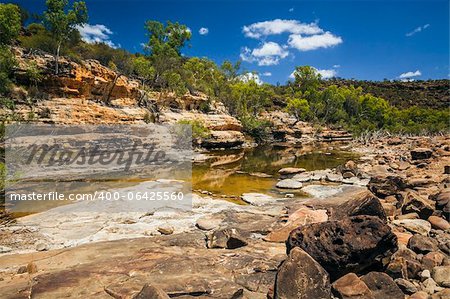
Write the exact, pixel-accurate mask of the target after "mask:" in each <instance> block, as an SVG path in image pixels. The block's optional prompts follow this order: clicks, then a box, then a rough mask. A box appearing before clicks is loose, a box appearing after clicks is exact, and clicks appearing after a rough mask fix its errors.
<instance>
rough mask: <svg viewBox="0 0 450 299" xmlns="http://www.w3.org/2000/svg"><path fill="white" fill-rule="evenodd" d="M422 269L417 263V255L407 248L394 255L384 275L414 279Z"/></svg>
mask: <svg viewBox="0 0 450 299" xmlns="http://www.w3.org/2000/svg"><path fill="white" fill-rule="evenodd" d="M421 269H422V267H421V265H420V263H419V262H418V261H417V254H416V253H414V251H412V250H410V249H408V248H402V249H400V250H398V251H397V252H396V253H394V254H393V255H392V257H391V260H390V262H389V264H388V265H387V268H386V273H387V274H389V275H390V276H391V277H393V278H405V279H412V278H416V277H417V276H418V274H419V272H420V270H421Z"/></svg>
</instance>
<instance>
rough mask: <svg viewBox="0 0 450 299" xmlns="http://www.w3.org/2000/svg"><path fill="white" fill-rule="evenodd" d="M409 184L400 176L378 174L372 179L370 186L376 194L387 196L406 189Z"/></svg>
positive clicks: (382, 196)
mask: <svg viewBox="0 0 450 299" xmlns="http://www.w3.org/2000/svg"><path fill="white" fill-rule="evenodd" d="M406 187H407V184H406V182H405V180H404V179H403V178H402V177H400V176H394V175H387V176H386V175H378V176H374V177H372V178H371V179H370V182H369V185H368V188H369V190H370V191H372V192H373V193H374V194H375V195H376V196H378V197H381V198H385V197H387V196H390V195H396V194H398V193H399V192H400V191H403V190H405V188H406Z"/></svg>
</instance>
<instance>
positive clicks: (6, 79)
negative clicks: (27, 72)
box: [0, 46, 17, 95]
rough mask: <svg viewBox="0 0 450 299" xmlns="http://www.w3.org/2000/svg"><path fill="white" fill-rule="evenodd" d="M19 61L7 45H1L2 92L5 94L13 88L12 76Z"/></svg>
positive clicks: (0, 89)
mask: <svg viewBox="0 0 450 299" xmlns="http://www.w3.org/2000/svg"><path fill="white" fill-rule="evenodd" d="M16 64H17V62H16V59H15V58H14V55H13V54H12V53H11V51H10V50H9V48H8V47H7V46H0V94H2V95H5V94H6V93H8V92H9V90H10V88H11V84H12V81H11V78H12V75H13V70H14V67H15V66H16Z"/></svg>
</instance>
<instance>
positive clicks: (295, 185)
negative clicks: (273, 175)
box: [275, 179, 303, 189]
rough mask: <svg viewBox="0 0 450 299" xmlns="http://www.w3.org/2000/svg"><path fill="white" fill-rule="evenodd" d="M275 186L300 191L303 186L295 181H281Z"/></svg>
mask: <svg viewBox="0 0 450 299" xmlns="http://www.w3.org/2000/svg"><path fill="white" fill-rule="evenodd" d="M275 186H276V187H277V188H280V189H300V188H301V187H302V186H303V184H302V183H300V182H299V181H296V180H294V179H285V180H281V181H279V182H278V183H277V184H276V185H275Z"/></svg>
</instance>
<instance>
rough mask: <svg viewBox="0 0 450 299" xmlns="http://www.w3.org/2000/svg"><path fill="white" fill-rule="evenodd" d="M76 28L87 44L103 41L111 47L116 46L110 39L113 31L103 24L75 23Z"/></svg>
mask: <svg viewBox="0 0 450 299" xmlns="http://www.w3.org/2000/svg"><path fill="white" fill-rule="evenodd" d="M76 29H77V30H78V31H79V32H80V35H81V39H82V40H83V41H85V42H87V43H88V44H94V43H105V44H107V45H108V46H110V47H112V48H117V46H116V45H115V44H114V43H113V42H112V41H111V39H110V35H112V34H113V32H112V31H111V30H110V29H109V28H108V27H106V26H105V25H102V24H96V25H90V24H83V25H77V26H76Z"/></svg>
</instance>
